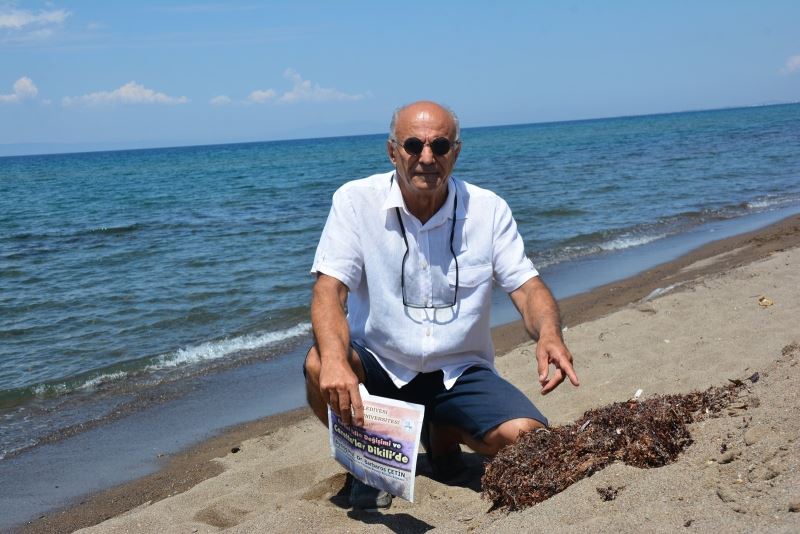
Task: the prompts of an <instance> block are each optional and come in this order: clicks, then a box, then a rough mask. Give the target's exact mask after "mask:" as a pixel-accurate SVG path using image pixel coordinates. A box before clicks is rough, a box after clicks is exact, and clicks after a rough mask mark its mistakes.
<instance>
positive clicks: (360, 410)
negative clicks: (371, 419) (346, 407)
mask: <svg viewBox="0 0 800 534" xmlns="http://www.w3.org/2000/svg"><path fill="white" fill-rule="evenodd" d="M351 395H352V396H351V397H350V404H351V405H352V407H353V424H355V425H356V426H364V404H363V403H362V402H361V393H359V391H358V388H357V387H356V388H355V389H354V390H353V392H352V394H351Z"/></svg>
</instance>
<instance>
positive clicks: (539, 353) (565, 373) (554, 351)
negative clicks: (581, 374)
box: [536, 335, 580, 395]
mask: <svg viewBox="0 0 800 534" xmlns="http://www.w3.org/2000/svg"><path fill="white" fill-rule="evenodd" d="M551 363H552V364H553V365H554V366H555V368H556V369H555V372H554V373H553V375H552V376H551V377H549V378H548V375H549V374H550V364H551ZM536 364H537V367H538V370H539V383H540V384H541V385H542V392H541V393H542V395H547V394H548V393H550V392H551V391H553V390H554V389H555V388H556V387H558V385H559V384H561V382H563V381H564V378H566V377H569V381H570V382H572V385H573V386H578V385H580V382H579V381H578V375H576V374H575V370H574V369H573V368H572V354H571V353H570V351H569V349H568V348H567V346H566V345H565V344H564V341H563V340H562V339H561V337H560V336H557V335H550V336H540V337H539V342H538V343H537V344H536Z"/></svg>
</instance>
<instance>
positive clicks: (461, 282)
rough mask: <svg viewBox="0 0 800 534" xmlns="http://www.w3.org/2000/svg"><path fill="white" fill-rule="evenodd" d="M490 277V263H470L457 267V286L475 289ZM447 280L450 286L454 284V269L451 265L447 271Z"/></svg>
mask: <svg viewBox="0 0 800 534" xmlns="http://www.w3.org/2000/svg"><path fill="white" fill-rule="evenodd" d="M491 279H492V264H491V263H487V264H485V265H470V266H467V267H461V266H460V265H459V267H458V287H459V290H460V289H461V288H468V289H475V288H476V287H479V286H480V285H482V284H483V283H485V282H491ZM447 282H448V283H449V284H450V286H452V287H455V285H456V269H455V267H453V268H452V269H450V270H449V271H448V273H447Z"/></svg>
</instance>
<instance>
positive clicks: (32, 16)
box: [0, 6, 70, 30]
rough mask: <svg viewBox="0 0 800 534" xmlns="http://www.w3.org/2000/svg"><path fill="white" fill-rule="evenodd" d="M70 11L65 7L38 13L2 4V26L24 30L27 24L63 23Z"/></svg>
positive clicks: (3, 27)
mask: <svg viewBox="0 0 800 534" xmlns="http://www.w3.org/2000/svg"><path fill="white" fill-rule="evenodd" d="M69 15H70V12H69V11H66V10H64V9H56V10H53V11H44V10H40V11H39V12H37V13H34V12H33V11H30V10H27V9H15V8H9V7H2V6H0V28H2V29H12V30H22V29H25V27H26V26H47V25H50V24H63V23H64V21H65V20H67V17H69Z"/></svg>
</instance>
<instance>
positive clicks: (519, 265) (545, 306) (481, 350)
mask: <svg viewBox="0 0 800 534" xmlns="http://www.w3.org/2000/svg"><path fill="white" fill-rule="evenodd" d="M386 150H387V152H388V155H389V159H390V160H391V162H392V164H393V165H394V167H395V170H394V171H392V172H388V173H385V174H377V175H374V176H370V177H369V178H365V179H362V180H355V181H352V182H349V183H346V184H345V185H344V186H342V187H341V188H340V189H339V190H338V191H337V192H336V193H335V194H334V196H333V205H332V207H331V211H330V214H329V216H328V220H327V223H326V225H325V229H324V230H323V232H322V237H321V238H320V243H319V246H318V248H317V253H316V257H315V259H314V265H313V267H312V271H311V272H312V273H315V274H316V275H317V280H316V283H315V285H314V291H313V297H312V303H311V322H312V325H313V330H314V337H315V344H314V346H313V347H312V348H311V349H310V350H309V353H308V356H307V358H306V362H305V367H304V371H305V374H306V384H307V395H308V402H309V405H310V406H311V408H312V409H313V411H314V413H315V414H316V415H317V417H319V419H320V420H321V421H322V422H323V423H326V424H327V406H330V407H331V409H332V410H333V411H334V412H335V413H336V414H337V415H338V416H339V417H340V418H341V419H342V421H343V422H344V423H345V424H351V423H353V424H355V425H359V426H361V425H363V422H364V416H363V406H362V402H361V397H360V395H359V392H358V384H359V383H363V384H364V385H365V386H366V388H367V390H368V391H369V392H370V393H371V394H373V395H380V396H385V397H392V398H397V399H401V400H405V401H409V402H416V403H419V404H423V405H425V417H426V427H425V429H424V431H423V445H424V446H425V449H426V452H427V455H428V459H429V463H430V465H431V467H432V470H433V474H434V477H435V478H439V479H447V478H450V477H452V476H453V475H455V474H457V473H458V472H459V471H460V469H461V468H462V467H463V463H462V460H461V456H460V452H461V450H460V447H459V444H461V443H463V444H466V445H467V446H468V447H470V448H471V449H472V450H474V451H476V452H478V453H480V454H483V455H488V456H491V455H494V454H496V453H497V451H498V450H500V448H502V447H503V446H505V445H508V444H510V443H514V442H515V441H516V440H517V439H518V437H519V434H520V433H521V432H525V431H529V430H533V429H536V428H541V427H543V426H545V425H546V424H547V420H546V419H545V418H544V416H542V414H541V413H540V412H539V410H537V409H536V407H535V406H534V405H533V404H532V403H531V401H530V400H529V399H528V398H527V397H525V395H523V394H522V393H521V392H520V391H519V390H518V389H516V388H515V387H514V386H512V385H511V384H510V383H508V382H507V381H505V380H504V379H502V378H501V377H499V376H498V375H497V373H496V371H495V370H494V363H493V360H494V350H493V347H492V341H491V334H490V328H489V325H490V323H489V312H490V307H491V291H492V280H494V281H495V283H497V284H498V285H499V286H500V287H502V288H503V289H504V290H505V291H506V292H508V293H509V295H510V297H511V300H512V301H513V303H514V305H515V306H516V308H517V309H518V310H519V312H520V314H521V315H522V317H523V319H524V322H525V326H526V328H527V330H528V332H529V333H530V335H531V337H532V338H533V339H536V340H537V341H538V344H537V347H536V361H537V366H538V376H539V382H540V384H541V385H542V393H543V394H546V393H548V392H550V391H552V390H553V389H554V388H555V387H556V386H558V385H559V384H560V383H561V382H562V381H563V380H564V379H565V377H568V378H569V380H570V382H572V384H573V385H575V386H577V385H578V377H577V376H576V374H575V371H574V370H573V367H572V355H571V354H570V352H569V350H568V349H567V347H566V346H565V345H564V341H563V339H562V337H561V325H560V318H559V312H558V307H557V305H556V303H555V300H554V299H553V296H552V294H551V293H550V291H549V289H548V288H547V287H546V286H545V285H544V283H543V282H542V281H541V280H540V278H539V277H538V273H537V271H536V269H535V268H534V267H533V264H532V263H531V262H530V260H529V259H528V258H527V257H526V256H525V251H524V245H523V242H522V238H521V237H520V235H519V233H518V232H517V227H516V223H515V222H514V219H513V218H512V216H511V212H510V210H509V208H508V205H507V204H506V203H505V202H504V201H503V200H502V199H500V198H499V197H497V195H495V194H494V193H491V192H490V191H487V190H484V189H481V188H478V187H476V186H473V185H471V184H467V183H465V182H462V181H460V180H457V179H455V178H452V177H451V173H452V170H453V167H454V166H455V163H456V160H457V159H458V155H459V152H460V151H461V140H460V134H459V125H458V119H457V118H456V116H455V114H454V113H452V112H451V111H449V110H447V109H445V108H443V107H442V106H440V105H438V104H436V103H433V102H424V101H423V102H416V103H413V104H410V105H407V106H405V107H403V108H401V109H399V110H397V111H396V112H395V115H394V117H393V118H392V123H391V126H390V134H389V140H388V142H387V144H386ZM551 364H552V365H553V366H554V372H553V373H552V374H550V371H549V367H550V365H551ZM350 498H351V504H352V505H353V506H356V507H364V508H372V507H381V506H384V507H385V506H388V505H389V504H390V503H391V495H387V494H385V493H384V492H378V491H377V490H375V489H373V488H369V487H368V486H365V485H364V484H362V483H360V482H358V481H355V482H354V483H353V486H352V490H351V495H350Z"/></svg>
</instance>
